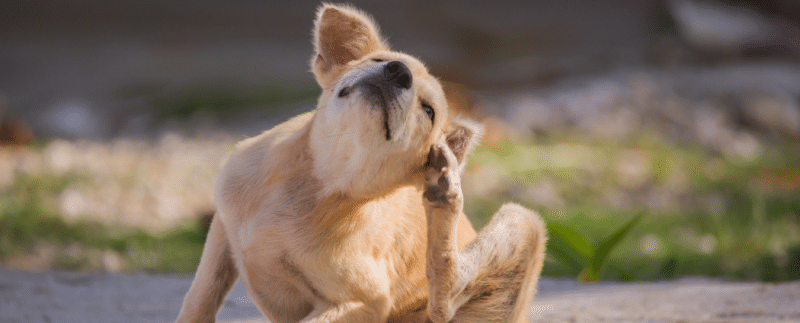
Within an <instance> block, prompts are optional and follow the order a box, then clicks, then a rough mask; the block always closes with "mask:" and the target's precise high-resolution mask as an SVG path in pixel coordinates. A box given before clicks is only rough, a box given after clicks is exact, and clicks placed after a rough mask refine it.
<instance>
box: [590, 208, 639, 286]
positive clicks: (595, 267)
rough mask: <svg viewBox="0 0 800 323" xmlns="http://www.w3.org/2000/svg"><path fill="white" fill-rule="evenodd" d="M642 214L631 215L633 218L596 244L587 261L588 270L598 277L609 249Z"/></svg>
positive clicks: (612, 247) (626, 232) (616, 243)
mask: <svg viewBox="0 0 800 323" xmlns="http://www.w3.org/2000/svg"><path fill="white" fill-rule="evenodd" d="M643 216H644V213H639V214H638V215H636V216H635V217H633V219H631V220H630V221H628V223H626V224H625V225H623V226H622V227H621V228H619V229H617V231H616V232H614V234H612V235H611V236H609V237H608V238H606V240H605V241H603V242H602V243H600V245H599V246H597V249H596V250H595V253H594V258H592V260H591V261H590V262H589V266H590V268H591V269H590V271H592V272H593V274H594V275H596V276H598V277H599V276H600V269H601V268H602V267H603V263H604V262H605V261H606V257H608V254H610V253H611V250H613V249H614V247H616V246H617V245H618V244H619V242H620V241H622V238H624V237H625V235H627V234H628V232H629V231H630V230H631V228H633V226H634V225H636V223H638V222H639V221H640V220H641V219H642V217H643Z"/></svg>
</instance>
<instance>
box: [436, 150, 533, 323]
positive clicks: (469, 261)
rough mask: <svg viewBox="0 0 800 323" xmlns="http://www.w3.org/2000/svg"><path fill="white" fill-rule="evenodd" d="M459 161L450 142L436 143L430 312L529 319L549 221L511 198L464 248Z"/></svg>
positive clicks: (504, 320)
mask: <svg viewBox="0 0 800 323" xmlns="http://www.w3.org/2000/svg"><path fill="white" fill-rule="evenodd" d="M460 167H462V166H459V165H458V164H456V158H455V157H454V154H453V153H452V151H451V149H450V148H449V147H448V146H445V145H436V146H434V148H432V149H431V152H430V154H429V162H428V164H427V165H426V169H425V175H426V187H425V193H424V204H425V211H426V216H427V221H428V249H427V271H426V274H427V277H428V285H429V286H428V288H429V298H428V315H429V317H430V320H431V321H433V322H435V323H443V322H450V321H451V320H452V321H455V322H459V323H462V322H482V323H509V322H514V323H518V322H526V321H527V309H528V304H529V303H530V301H531V299H532V298H533V294H534V293H535V291H536V282H537V280H538V278H539V273H540V272H541V269H542V263H543V262H544V249H545V240H546V229H545V225H544V222H543V221H542V220H541V218H540V217H539V215H538V214H536V213H535V212H533V211H531V210H528V209H526V208H524V207H522V206H520V205H516V204H513V203H510V204H506V205H504V206H503V207H501V208H500V210H499V211H498V212H497V213H495V215H494V216H493V218H492V220H491V221H489V223H488V224H486V226H485V227H484V228H483V229H481V231H479V232H478V235H477V237H476V238H475V239H474V240H473V241H472V242H470V243H469V244H468V245H467V246H466V247H464V249H463V250H461V251H459V250H458V247H457V245H456V241H457V240H456V239H457V237H456V232H457V231H456V224H457V219H458V217H459V216H460V214H461V212H462V209H463V203H464V201H463V195H462V192H461V185H460V184H461V183H460V182H461V180H460V171H461V169H460Z"/></svg>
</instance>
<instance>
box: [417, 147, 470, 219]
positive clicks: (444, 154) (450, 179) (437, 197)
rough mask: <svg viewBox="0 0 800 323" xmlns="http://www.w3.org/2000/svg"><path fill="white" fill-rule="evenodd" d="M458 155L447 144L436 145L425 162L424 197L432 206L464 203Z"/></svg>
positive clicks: (440, 206)
mask: <svg viewBox="0 0 800 323" xmlns="http://www.w3.org/2000/svg"><path fill="white" fill-rule="evenodd" d="M459 173H460V170H459V168H458V161H457V160H456V156H455V155H454V154H453V152H452V151H451V150H450V149H449V148H448V147H447V146H446V145H434V146H433V147H431V150H430V152H429V153H428V163H426V164H425V192H424V193H423V197H424V198H425V201H426V203H427V204H429V205H430V206H432V207H437V208H443V207H458V206H460V205H461V204H462V203H463V196H462V193H461V175H460V174H459Z"/></svg>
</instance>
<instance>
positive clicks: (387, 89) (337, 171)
mask: <svg viewBox="0 0 800 323" xmlns="http://www.w3.org/2000/svg"><path fill="white" fill-rule="evenodd" d="M314 47H315V54H314V57H313V58H312V60H311V68H312V71H313V72H314V75H315V76H316V79H317V82H318V83H319V85H320V86H321V87H322V91H323V92H322V95H321V96H320V98H319V103H318V107H317V112H316V115H315V116H314V121H313V126H312V131H311V138H310V142H311V149H312V150H313V151H314V156H315V161H314V173H315V174H314V175H315V176H317V177H318V178H320V179H321V180H322V181H323V182H324V183H326V184H325V186H326V188H327V189H328V190H329V192H331V193H333V192H340V193H345V194H348V195H351V196H354V197H370V196H374V195H376V194H382V193H383V192H386V191H387V190H390V189H392V188H394V187H397V186H398V185H402V184H404V183H407V182H409V181H414V180H415V179H417V178H419V176H421V174H422V172H421V170H422V167H423V165H424V164H425V162H426V160H427V155H428V152H429V150H430V147H431V146H432V145H433V144H434V143H446V144H447V146H448V147H450V149H452V150H453V152H454V153H455V155H456V156H457V157H458V159H459V163H460V164H461V165H462V166H463V164H464V161H465V159H466V158H465V157H466V155H467V154H468V153H469V151H470V150H471V149H472V148H473V147H474V146H475V144H476V142H477V140H478V139H477V138H478V136H479V134H480V126H479V125H478V124H477V123H474V122H471V121H468V120H464V119H451V118H450V116H448V107H447V101H446V100H445V95H444V92H443V90H442V86H441V84H440V83H439V81H438V80H437V79H436V78H435V77H433V76H432V75H430V74H429V73H428V70H427V69H426V67H425V66H424V65H423V64H422V63H421V62H420V61H419V60H417V59H416V58H414V57H412V56H410V55H406V54H403V53H399V52H395V51H391V50H390V49H389V46H388V45H387V44H386V42H385V41H384V40H383V39H382V38H381V36H380V34H379V32H378V27H377V26H376V25H375V23H374V22H373V21H372V19H371V18H370V17H369V16H367V15H366V14H364V13H362V12H360V11H358V10H357V9H354V8H352V7H348V6H338V5H323V6H322V7H321V8H320V9H319V11H318V13H317V19H316V21H315V26H314Z"/></svg>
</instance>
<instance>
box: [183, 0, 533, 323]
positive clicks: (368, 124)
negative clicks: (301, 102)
mask: <svg viewBox="0 0 800 323" xmlns="http://www.w3.org/2000/svg"><path fill="white" fill-rule="evenodd" d="M313 37H314V48H315V53H314V55H313V57H312V59H311V69H312V72H313V74H314V76H315V77H316V80H317V82H318V83H319V85H320V87H321V88H322V94H321V95H320V97H319V101H318V104H317V108H316V109H315V110H314V111H312V112H309V113H305V114H302V115H299V116H297V117H294V118H292V119H290V120H288V121H286V122H285V123H282V124H280V125H278V126H275V127H274V128H272V129H270V130H268V131H266V132H264V133H262V134H261V135H259V136H256V137H253V138H249V139H246V140H244V141H242V142H240V143H239V144H238V145H237V147H236V149H235V150H234V151H233V152H232V153H231V155H230V156H229V158H228V160H227V162H226V165H225V166H224V167H223V170H222V171H221V174H220V176H219V179H218V182H217V188H216V192H215V199H216V203H217V213H216V215H215V216H214V219H213V220H212V223H211V227H210V229H209V233H208V237H207V240H206V243H205V247H204V250H203V254H202V257H201V260H200V264H199V266H198V268H197V273H196V275H195V278H194V281H193V282H192V285H191V287H190V289H189V291H188V292H187V294H186V296H185V298H184V302H183V305H182V307H181V310H180V313H179V315H178V319H177V322H213V321H214V320H215V317H216V313H217V311H218V310H219V308H220V306H221V304H222V303H223V301H224V298H225V296H226V295H227V293H228V292H229V291H230V289H231V287H232V286H233V284H234V282H235V281H236V279H237V278H241V280H242V282H243V283H244V285H245V287H246V288H247V291H248V293H249V295H250V297H251V298H252V300H253V302H254V303H255V304H256V306H257V307H258V309H259V310H260V311H261V312H262V313H263V314H264V315H265V316H266V317H267V318H268V319H269V320H270V321H271V322H273V323H282V322H309V323H310V322H408V323H411V322H414V323H424V322H436V323H439V322H482V323H486V322H498V323H499V322H503V323H508V322H526V321H527V320H528V318H527V317H528V306H529V304H530V302H531V299H532V297H533V295H534V293H535V291H536V284H537V281H538V279H539V274H540V272H541V268H542V263H543V260H544V251H545V240H546V229H545V225H544V223H543V221H542V219H541V218H540V217H539V215H537V214H536V213H535V212H533V211H531V210H528V209H526V208H524V207H522V206H520V205H516V204H506V205H504V206H502V207H501V208H500V210H499V211H498V212H497V213H495V215H494V216H493V218H492V220H491V221H490V222H489V223H488V224H487V225H486V226H485V227H484V228H483V229H482V230H481V231H480V232H479V233H476V231H475V230H474V229H473V227H472V225H471V224H470V222H469V220H468V219H467V217H466V215H464V213H463V212H462V208H463V194H462V192H461V183H460V181H461V172H462V171H463V169H464V165H465V163H466V157H467V155H468V154H469V153H470V151H471V150H472V149H473V148H474V147H475V146H476V144H477V142H478V138H479V136H480V133H481V127H480V126H479V125H478V124H477V123H475V122H472V121H470V120H467V119H462V118H453V117H451V116H448V106H447V101H446V100H445V95H444V92H443V90H442V86H441V84H440V83H439V81H438V80H437V79H436V78H435V77H433V76H432V75H431V74H429V72H428V70H427V69H426V67H425V66H424V65H423V64H422V63H421V62H420V61H419V60H418V59H416V58H414V57H412V56H410V55H407V54H403V53H400V52H396V51H392V50H390V49H389V48H390V47H389V45H388V44H387V43H386V42H385V40H384V39H383V38H382V37H381V35H380V33H379V31H378V27H377V25H376V24H375V23H374V21H373V20H372V18H371V17H370V16H368V15H367V14H365V13H363V12H361V11H359V10H358V9H355V8H353V7H350V6H344V5H331V4H324V5H322V6H321V7H320V8H319V9H318V12H317V17H316V21H315V24H314V36H313Z"/></svg>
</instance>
